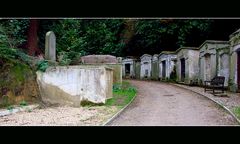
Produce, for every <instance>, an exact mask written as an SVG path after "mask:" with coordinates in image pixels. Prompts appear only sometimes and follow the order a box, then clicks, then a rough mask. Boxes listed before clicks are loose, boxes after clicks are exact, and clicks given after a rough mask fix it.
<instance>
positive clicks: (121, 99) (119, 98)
mask: <svg viewBox="0 0 240 144" xmlns="http://www.w3.org/2000/svg"><path fill="white" fill-rule="evenodd" d="M136 93H137V90H136V88H135V87H133V86H131V85H130V83H128V82H125V81H124V82H123V83H122V84H117V83H116V84H114V85H113V98H111V99H108V100H107V102H106V104H105V105H108V106H113V105H115V106H121V107H123V106H125V105H127V104H128V103H129V102H130V101H131V100H132V99H133V98H134V97H135V96H136Z"/></svg>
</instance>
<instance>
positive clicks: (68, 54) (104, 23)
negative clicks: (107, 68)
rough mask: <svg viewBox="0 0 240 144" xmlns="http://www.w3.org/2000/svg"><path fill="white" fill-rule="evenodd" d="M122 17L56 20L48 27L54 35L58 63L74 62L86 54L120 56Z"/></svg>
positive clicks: (122, 44) (122, 43) (122, 46)
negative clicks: (118, 18) (115, 18)
mask: <svg viewBox="0 0 240 144" xmlns="http://www.w3.org/2000/svg"><path fill="white" fill-rule="evenodd" d="M123 25H124V21H123V20H113V19H112V20H87V19H85V20H79V19H64V20H58V21H57V22H55V23H54V24H53V25H51V26H50V27H48V29H49V30H51V31H53V32H55V34H56V38H57V46H56V47H57V55H58V57H59V58H60V60H59V62H60V63H61V65H68V64H73V63H75V62H76V61H77V59H78V58H79V56H82V55H87V54H112V55H120V54H121V51H122V49H123V48H124V42H123V41H122V39H121V37H120V33H121V32H122V29H123V28H122V26H123Z"/></svg>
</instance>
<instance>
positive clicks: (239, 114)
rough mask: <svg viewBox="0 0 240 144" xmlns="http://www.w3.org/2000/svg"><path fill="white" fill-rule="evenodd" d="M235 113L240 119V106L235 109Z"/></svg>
mask: <svg viewBox="0 0 240 144" xmlns="http://www.w3.org/2000/svg"><path fill="white" fill-rule="evenodd" d="M233 112H234V114H235V115H236V116H237V118H238V119H240V106H239V107H235V108H234V109H233Z"/></svg>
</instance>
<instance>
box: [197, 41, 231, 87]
mask: <svg viewBox="0 0 240 144" xmlns="http://www.w3.org/2000/svg"><path fill="white" fill-rule="evenodd" d="M199 50H200V54H199V68H200V69H199V82H200V84H204V81H206V80H211V79H212V78H214V77H215V76H224V77H225V83H224V85H225V86H228V79H229V42H228V41H213V40H206V41H205V42H204V43H203V44H202V45H201V46H200V47H199Z"/></svg>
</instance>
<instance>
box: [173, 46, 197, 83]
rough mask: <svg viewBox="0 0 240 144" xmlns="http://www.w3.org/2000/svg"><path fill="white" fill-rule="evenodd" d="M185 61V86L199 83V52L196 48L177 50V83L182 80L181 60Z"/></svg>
mask: <svg viewBox="0 0 240 144" xmlns="http://www.w3.org/2000/svg"><path fill="white" fill-rule="evenodd" d="M182 58H183V59H185V79H184V81H183V82H184V83H185V84H192V83H195V82H197V81H198V74H199V65H198V64H199V63H198V62H199V50H198V49H197V48H195V47H182V48H180V49H178V50H177V65H176V71H177V81H178V82H182V79H181V59H182Z"/></svg>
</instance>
